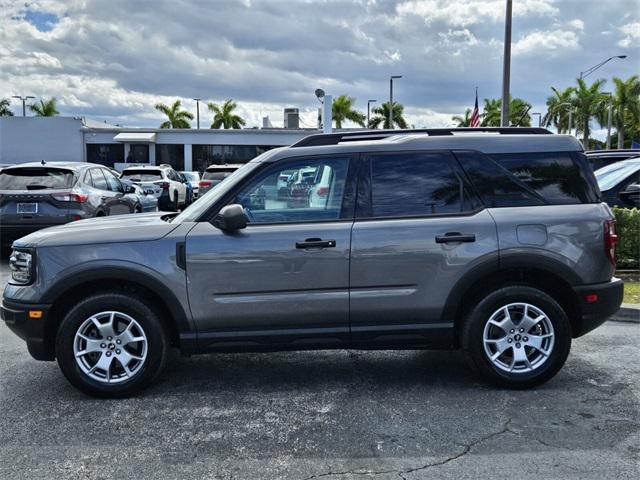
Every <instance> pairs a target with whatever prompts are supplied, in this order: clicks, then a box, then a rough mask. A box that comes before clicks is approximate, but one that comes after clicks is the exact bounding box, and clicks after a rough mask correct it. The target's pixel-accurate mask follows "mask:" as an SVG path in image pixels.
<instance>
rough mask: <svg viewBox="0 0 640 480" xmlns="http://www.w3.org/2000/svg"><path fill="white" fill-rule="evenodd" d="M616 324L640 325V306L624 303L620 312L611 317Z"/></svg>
mask: <svg viewBox="0 0 640 480" xmlns="http://www.w3.org/2000/svg"><path fill="white" fill-rule="evenodd" d="M611 320H612V321H614V322H626V323H640V304H633V303H623V304H622V306H621V307H620V310H618V312H617V313H616V314H615V315H613V316H612V317H611Z"/></svg>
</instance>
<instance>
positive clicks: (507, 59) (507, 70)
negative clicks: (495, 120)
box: [500, 0, 519, 127]
mask: <svg viewBox="0 0 640 480" xmlns="http://www.w3.org/2000/svg"><path fill="white" fill-rule="evenodd" d="M512 11H513V2H512V0H507V5H506V12H505V20H504V53H503V57H502V105H501V107H502V108H501V111H500V126H501V127H508V126H509V107H510V105H509V102H510V101H511V95H510V93H509V88H510V87H509V84H510V82H511V18H512ZM518 123H519V122H518Z"/></svg>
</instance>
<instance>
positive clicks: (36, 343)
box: [0, 300, 55, 360]
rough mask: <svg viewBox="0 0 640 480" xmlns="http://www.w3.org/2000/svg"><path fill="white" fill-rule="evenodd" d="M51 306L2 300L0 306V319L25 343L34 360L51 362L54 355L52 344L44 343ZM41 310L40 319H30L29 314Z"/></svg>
mask: <svg viewBox="0 0 640 480" xmlns="http://www.w3.org/2000/svg"><path fill="white" fill-rule="evenodd" d="M50 308H51V305H44V304H37V305H36V304H25V303H17V302H11V301H8V300H3V301H2V304H0V318H2V320H4V322H5V324H6V325H7V327H9V329H10V330H11V331H12V332H13V333H15V334H16V335H18V336H19V337H20V338H22V339H23V340H25V341H26V342H27V349H28V350H29V353H30V354H31V356H32V357H33V358H35V359H36V360H53V359H54V358H55V354H54V352H53V350H52V348H51V343H52V342H46V341H45V336H46V335H45V333H46V328H45V327H46V322H47V318H48V314H49V309H50ZM32 310H41V311H42V317H41V318H30V317H29V312H30V311H32Z"/></svg>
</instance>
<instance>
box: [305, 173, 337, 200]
mask: <svg viewBox="0 0 640 480" xmlns="http://www.w3.org/2000/svg"><path fill="white" fill-rule="evenodd" d="M332 178H333V169H332V168H331V167H330V166H329V165H323V166H322V167H321V170H319V171H318V172H317V173H316V181H315V183H314V184H313V185H312V186H311V188H310V189H309V207H313V208H326V207H327V203H328V201H329V196H330V194H331V193H332V192H331V180H332Z"/></svg>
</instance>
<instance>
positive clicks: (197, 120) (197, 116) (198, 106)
mask: <svg viewBox="0 0 640 480" xmlns="http://www.w3.org/2000/svg"><path fill="white" fill-rule="evenodd" d="M194 100H195V101H196V124H197V126H198V130H200V100H202V99H201V98H194Z"/></svg>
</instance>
